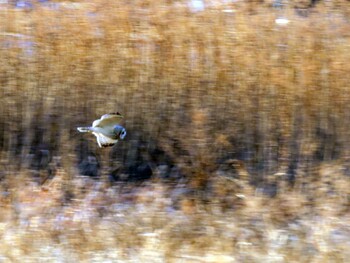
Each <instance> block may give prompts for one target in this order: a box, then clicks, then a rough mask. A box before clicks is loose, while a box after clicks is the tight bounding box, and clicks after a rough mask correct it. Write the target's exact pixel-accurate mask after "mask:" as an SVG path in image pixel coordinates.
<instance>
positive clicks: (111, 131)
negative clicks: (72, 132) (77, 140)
mask: <svg viewBox="0 0 350 263" xmlns="http://www.w3.org/2000/svg"><path fill="white" fill-rule="evenodd" d="M122 118H123V116H122V115H121V114H120V113H119V112H117V113H107V114H104V115H102V116H101V118H100V119H97V120H95V121H94V122H93V123H92V126H91V127H77V130H78V131H80V132H91V133H92V134H93V135H95V136H96V138H97V143H98V146H99V147H100V148H104V147H109V146H113V145H115V144H116V143H117V142H118V140H119V139H120V140H123V139H124V138H125V136H126V129H125V128H124V127H123V126H121V125H120V124H119V123H120V121H121V119H122Z"/></svg>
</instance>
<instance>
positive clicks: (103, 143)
mask: <svg viewBox="0 0 350 263" xmlns="http://www.w3.org/2000/svg"><path fill="white" fill-rule="evenodd" d="M93 135H95V136H96V138H97V143H98V146H100V147H108V146H113V145H114V144H116V143H117V142H118V140H113V139H111V138H108V137H107V136H104V135H103V134H102V133H98V132H93Z"/></svg>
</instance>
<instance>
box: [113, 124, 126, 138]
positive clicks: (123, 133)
mask: <svg viewBox="0 0 350 263" xmlns="http://www.w3.org/2000/svg"><path fill="white" fill-rule="evenodd" d="M114 132H115V134H116V135H117V136H118V137H119V139H121V140H123V139H124V138H125V136H126V130H125V128H124V127H123V126H121V125H115V126H114Z"/></svg>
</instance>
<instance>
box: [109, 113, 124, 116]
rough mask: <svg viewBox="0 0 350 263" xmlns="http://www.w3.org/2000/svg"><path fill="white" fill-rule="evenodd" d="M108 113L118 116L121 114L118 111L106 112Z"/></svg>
mask: <svg viewBox="0 0 350 263" xmlns="http://www.w3.org/2000/svg"><path fill="white" fill-rule="evenodd" d="M108 114H110V115H118V116H122V115H121V114H120V113H119V112H111V113H108Z"/></svg>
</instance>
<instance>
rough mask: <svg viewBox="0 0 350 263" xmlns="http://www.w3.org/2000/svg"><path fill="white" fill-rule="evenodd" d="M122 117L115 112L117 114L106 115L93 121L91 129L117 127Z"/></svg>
mask: <svg viewBox="0 0 350 263" xmlns="http://www.w3.org/2000/svg"><path fill="white" fill-rule="evenodd" d="M122 118H123V116H122V115H121V114H120V113H119V112H117V113H108V114H105V115H103V116H102V117H101V118H100V119H98V120H95V121H94V122H93V123H92V127H105V126H109V125H117V124H119V123H120V121H121V119H122Z"/></svg>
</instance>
